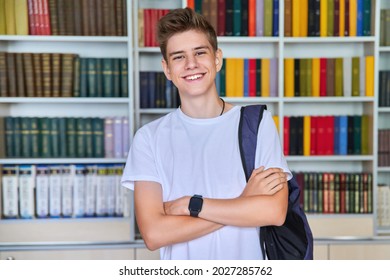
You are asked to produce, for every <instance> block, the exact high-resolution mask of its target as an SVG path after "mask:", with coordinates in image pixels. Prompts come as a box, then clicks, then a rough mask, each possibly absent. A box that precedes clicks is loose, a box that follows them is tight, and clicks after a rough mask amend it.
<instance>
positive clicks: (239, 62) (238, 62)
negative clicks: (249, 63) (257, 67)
mask: <svg viewBox="0 0 390 280" xmlns="http://www.w3.org/2000/svg"><path fill="white" fill-rule="evenodd" d="M235 66H236V71H235V75H236V77H235V79H236V83H235V86H236V87H235V95H234V96H235V97H244V68H245V67H244V59H243V58H236V59H235Z"/></svg>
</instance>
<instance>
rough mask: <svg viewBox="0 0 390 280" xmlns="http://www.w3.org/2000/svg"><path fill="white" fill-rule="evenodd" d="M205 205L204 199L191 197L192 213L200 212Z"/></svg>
mask: <svg viewBox="0 0 390 280" xmlns="http://www.w3.org/2000/svg"><path fill="white" fill-rule="evenodd" d="M202 205H203V199H202V198H200V197H191V201H190V211H196V212H200V210H201V209H202Z"/></svg>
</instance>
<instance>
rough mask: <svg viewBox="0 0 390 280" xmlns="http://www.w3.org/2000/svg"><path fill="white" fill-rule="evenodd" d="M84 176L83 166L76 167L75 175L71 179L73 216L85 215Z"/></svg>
mask: <svg viewBox="0 0 390 280" xmlns="http://www.w3.org/2000/svg"><path fill="white" fill-rule="evenodd" d="M85 187H86V182H85V174H84V167H83V166H76V174H75V176H74V178H73V216H74V217H83V216H84V215H85Z"/></svg>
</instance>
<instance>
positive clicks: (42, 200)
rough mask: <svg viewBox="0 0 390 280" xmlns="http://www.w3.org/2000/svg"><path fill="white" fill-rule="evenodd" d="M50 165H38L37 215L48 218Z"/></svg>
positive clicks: (36, 180)
mask: <svg viewBox="0 0 390 280" xmlns="http://www.w3.org/2000/svg"><path fill="white" fill-rule="evenodd" d="M49 174H50V171H49V167H48V166H47V165H37V166H36V178H35V184H36V187H35V188H36V198H35V205H36V217H37V218H47V217H49V188H50V187H49V186H50V181H49Z"/></svg>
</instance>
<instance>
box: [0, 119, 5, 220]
mask: <svg viewBox="0 0 390 280" xmlns="http://www.w3.org/2000/svg"><path fill="white" fill-rule="evenodd" d="M5 149H6V142H5V118H4V117H0V158H4V157H5V156H6V152H5ZM0 168H1V167H0ZM0 174H1V169H0ZM0 192H1V191H0ZM0 200H1V195H0ZM0 206H1V202H0ZM0 214H1V209H0ZM0 217H1V216H0Z"/></svg>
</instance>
